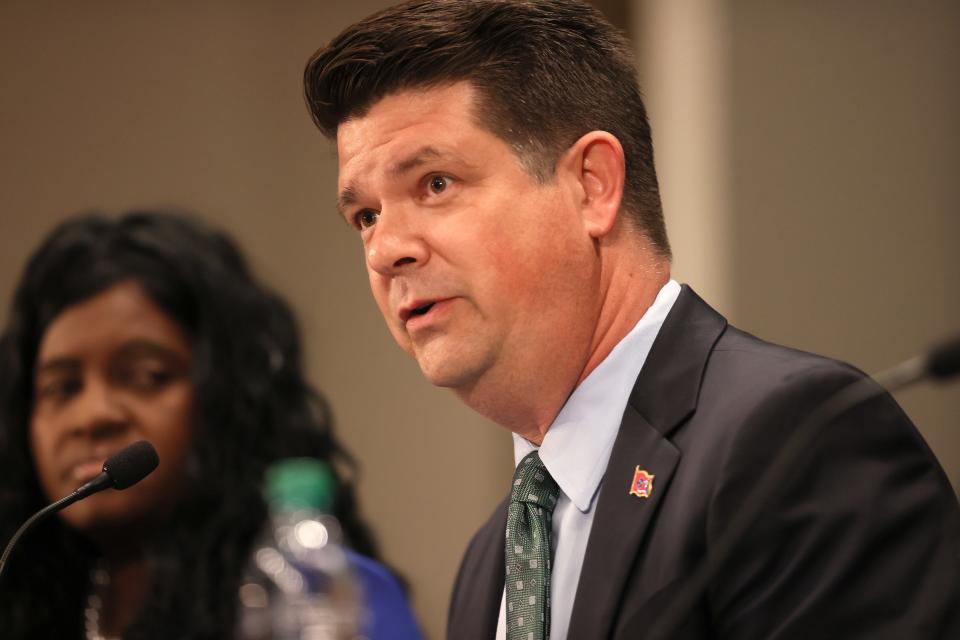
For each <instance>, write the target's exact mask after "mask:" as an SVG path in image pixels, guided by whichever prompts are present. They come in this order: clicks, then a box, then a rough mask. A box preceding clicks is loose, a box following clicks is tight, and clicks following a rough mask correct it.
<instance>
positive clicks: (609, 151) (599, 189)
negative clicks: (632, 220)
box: [562, 131, 626, 238]
mask: <svg viewBox="0 0 960 640" xmlns="http://www.w3.org/2000/svg"><path fill="white" fill-rule="evenodd" d="M562 162H563V163H564V165H565V166H564V169H566V171H568V172H569V173H568V175H569V176H570V177H572V178H573V181H574V184H575V185H576V186H577V187H578V188H577V197H578V198H579V200H580V202H579V204H580V211H581V216H582V217H583V223H584V227H585V228H586V229H587V232H588V233H589V234H590V236H591V237H593V238H600V237H602V236H605V235H607V234H608V233H610V230H611V229H613V225H614V224H615V223H616V221H617V214H618V213H619V211H620V202H621V200H622V199H623V182H624V179H625V175H626V168H625V167H626V164H625V161H624V158H623V147H622V146H621V145H620V141H619V140H617V138H616V136H614V135H613V134H611V133H607V132H606V131H591V132H589V133H586V134H584V135H583V136H581V137H580V139H579V140H577V141H576V142H574V143H573V145H572V146H571V147H570V148H569V149H568V150H567V153H565V154H564V156H563V160H562Z"/></svg>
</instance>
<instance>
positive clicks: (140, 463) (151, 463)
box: [103, 440, 160, 489]
mask: <svg viewBox="0 0 960 640" xmlns="http://www.w3.org/2000/svg"><path fill="white" fill-rule="evenodd" d="M158 464H160V458H159V457H158V456H157V450H156V449H154V448H153V445H152V444H150V443H149V442H147V441H146V440H140V441H139V442H134V443H133V444H131V445H130V446H128V447H125V448H123V449H121V450H120V451H118V452H117V453H115V454H113V455H112V456H110V457H109V458H107V461H106V462H104V463H103V472H104V473H106V474H107V475H108V476H110V479H111V480H112V481H113V487H114V488H115V489H126V488H127V487H130V486H133V485H135V484H137V483H138V482H140V481H141V480H143V479H144V478H146V477H147V476H148V475H150V472H152V471H153V470H154V469H156V468H157V465H158Z"/></svg>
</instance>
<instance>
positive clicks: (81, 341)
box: [30, 281, 194, 540]
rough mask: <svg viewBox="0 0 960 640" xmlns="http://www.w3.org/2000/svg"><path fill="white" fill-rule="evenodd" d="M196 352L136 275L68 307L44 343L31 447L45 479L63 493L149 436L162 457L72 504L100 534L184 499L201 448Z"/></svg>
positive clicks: (50, 492)
mask: <svg viewBox="0 0 960 640" xmlns="http://www.w3.org/2000/svg"><path fill="white" fill-rule="evenodd" d="M191 356H192V350H191V346H190V343H189V341H188V340H187V337H186V336H185V335H184V333H183V331H182V330H181V329H180V327H179V326H178V325H177V324H176V323H175V322H174V321H173V320H172V319H171V318H170V317H169V316H167V315H166V313H164V312H163V311H162V310H161V309H160V308H159V307H157V306H156V305H155V304H154V303H153V302H152V301H151V300H150V299H149V298H147V297H146V295H144V293H143V292H142V290H141V289H140V287H139V286H138V285H137V284H136V283H135V282H133V281H125V282H121V283H119V284H116V285H114V286H112V287H110V288H109V289H106V290H104V291H103V292H101V293H99V294H97V295H95V296H93V297H91V298H89V299H87V300H84V301H82V302H79V303H77V304H75V305H73V306H71V307H68V308H67V309H66V310H64V311H63V312H62V313H60V315H58V316H57V317H56V318H54V319H53V322H51V323H50V325H49V326H48V327H47V330H46V332H45V333H44V335H43V338H42V339H41V341H40V348H39V351H38V354H37V364H36V370H35V372H34V397H33V411H32V415H31V420H30V445H31V449H32V453H33V459H34V463H35V466H36V469H37V474H38V476H39V480H40V485H41V487H42V488H43V490H44V492H45V493H46V495H47V498H48V499H49V500H50V501H53V500H57V499H59V498H61V497H63V496H65V495H67V494H69V493H70V492H72V491H73V490H74V489H76V488H77V487H79V486H80V485H82V484H83V483H85V482H87V481H88V480H90V479H91V478H93V477H94V476H96V475H97V474H99V473H100V471H101V468H102V467H103V463H104V460H106V458H107V457H109V456H111V455H113V454H114V453H116V452H117V451H119V450H120V449H122V448H124V447H125V446H127V445H128V444H130V443H132V442H135V441H137V440H148V441H149V442H150V443H151V444H153V446H154V447H155V448H156V450H157V454H158V455H159V457H160V465H159V466H158V467H157V469H156V470H155V471H154V472H153V473H152V474H150V475H149V476H147V477H146V478H145V479H144V480H143V481H141V482H140V483H138V484H136V485H134V486H133V487H130V488H129V489H125V490H123V491H118V490H115V489H108V490H106V491H103V492H101V493H98V494H96V495H93V496H91V497H89V498H87V499H85V500H81V501H80V502H77V503H76V504H74V505H72V506H71V507H69V508H67V509H66V510H64V511H63V512H62V517H63V519H64V520H65V521H66V522H67V523H68V524H70V525H71V526H73V527H75V528H76V529H78V530H80V531H83V532H85V533H87V534H89V535H90V537H91V538H93V539H95V540H96V539H98V538H109V539H116V538H117V536H118V535H120V536H125V535H128V534H131V533H134V532H135V531H136V532H140V531H141V530H143V531H146V530H148V529H145V528H146V527H154V526H156V525H158V524H161V523H162V522H163V518H164V517H165V516H166V515H167V514H169V511H170V508H171V507H172V505H173V504H174V503H175V502H176V500H177V498H178V497H179V495H180V493H181V491H182V487H183V485H184V478H185V466H186V464H187V458H188V453H189V450H190V446H191V433H192V422H193V406H194V405H193V402H194V399H193V387H192V382H191V378H190V365H191Z"/></svg>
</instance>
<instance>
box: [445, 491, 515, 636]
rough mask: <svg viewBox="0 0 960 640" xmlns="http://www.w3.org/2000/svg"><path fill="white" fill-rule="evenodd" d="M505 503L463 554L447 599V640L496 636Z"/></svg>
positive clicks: (501, 592)
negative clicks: (458, 572)
mask: <svg viewBox="0 0 960 640" xmlns="http://www.w3.org/2000/svg"><path fill="white" fill-rule="evenodd" d="M508 506H509V500H504V501H503V502H502V503H501V504H500V506H499V507H497V509H496V511H494V513H493V515H492V516H491V517H490V519H489V520H487V522H486V524H485V525H484V526H483V527H482V528H481V529H480V531H478V532H477V535H476V536H475V537H474V539H473V541H472V542H471V543H470V548H468V549H467V552H466V554H465V555H464V559H463V563H462V566H461V568H460V575H459V576H458V578H457V582H456V584H455V585H454V593H453V596H452V597H451V600H450V603H451V605H450V620H449V622H448V625H447V638H449V639H450V640H454V639H456V640H473V639H476V640H490V638H493V637H495V636H496V633H497V618H498V616H499V613H500V601H501V599H502V597H503V583H504V533H505V532H506V530H507V508H508Z"/></svg>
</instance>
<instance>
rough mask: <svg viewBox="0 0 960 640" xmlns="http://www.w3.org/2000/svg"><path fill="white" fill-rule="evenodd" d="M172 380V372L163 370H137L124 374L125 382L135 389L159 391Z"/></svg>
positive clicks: (147, 368)
mask: <svg viewBox="0 0 960 640" xmlns="http://www.w3.org/2000/svg"><path fill="white" fill-rule="evenodd" d="M173 378H174V374H173V372H172V371H170V370H168V369H163V368H149V367H145V368H139V369H134V370H132V371H129V372H128V373H127V374H126V379H127V382H128V383H129V384H130V386H132V387H134V388H136V389H143V390H154V389H160V388H162V387H164V386H166V385H167V384H168V383H170V382H171V381H172V380H173Z"/></svg>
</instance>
